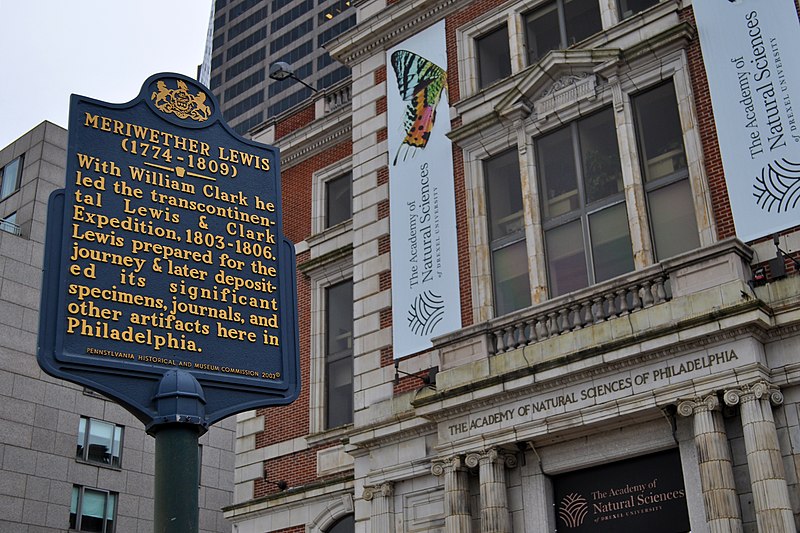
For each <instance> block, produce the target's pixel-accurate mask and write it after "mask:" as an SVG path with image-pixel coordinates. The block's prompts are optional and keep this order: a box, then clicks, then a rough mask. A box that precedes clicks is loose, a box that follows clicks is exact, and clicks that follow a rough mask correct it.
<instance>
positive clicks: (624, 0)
mask: <svg viewBox="0 0 800 533" xmlns="http://www.w3.org/2000/svg"><path fill="white" fill-rule="evenodd" d="M658 2H659V0H619V2H618V8H619V18H621V19H626V18H628V17H632V16H633V15H635V14H636V13H639V12H641V11H644V10H645V9H647V8H649V7H653V6H654V5H656V4H657V3H658Z"/></svg>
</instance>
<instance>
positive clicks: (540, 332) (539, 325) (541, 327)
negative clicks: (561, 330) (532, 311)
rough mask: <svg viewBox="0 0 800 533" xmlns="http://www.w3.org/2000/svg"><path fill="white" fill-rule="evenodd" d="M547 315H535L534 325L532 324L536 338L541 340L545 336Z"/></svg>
mask: <svg viewBox="0 0 800 533" xmlns="http://www.w3.org/2000/svg"><path fill="white" fill-rule="evenodd" d="M546 321H547V317H541V316H540V317H537V318H536V325H535V326H534V328H535V330H536V340H537V341H542V340H544V339H546V338H547V323H546Z"/></svg>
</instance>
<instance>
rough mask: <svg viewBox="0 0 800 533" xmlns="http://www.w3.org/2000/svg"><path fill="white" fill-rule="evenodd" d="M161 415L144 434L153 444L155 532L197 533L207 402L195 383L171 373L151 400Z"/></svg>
mask: <svg viewBox="0 0 800 533" xmlns="http://www.w3.org/2000/svg"><path fill="white" fill-rule="evenodd" d="M153 400H154V401H155V404H156V409H157V410H158V413H159V416H158V417H156V418H155V419H154V420H153V423H152V424H151V425H150V426H148V428H147V432H148V433H149V434H150V435H152V436H153V437H155V439H156V470H155V478H156V480H155V495H154V496H155V506H154V508H153V531H154V533H199V526H200V524H199V522H200V518H199V517H200V508H199V501H198V500H199V495H198V492H199V490H200V452H199V448H198V440H199V438H200V435H202V434H203V433H205V431H206V429H207V427H206V426H205V425H204V424H203V418H204V415H205V411H204V405H205V397H204V395H203V389H202V387H201V386H200V384H199V383H198V382H197V380H196V379H195V378H194V377H193V376H192V375H191V374H189V373H188V372H185V371H183V370H170V371H168V372H167V373H166V374H164V377H163V378H162V379H161V383H159V386H158V392H157V393H156V395H155V396H154V397H153Z"/></svg>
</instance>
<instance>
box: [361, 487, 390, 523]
mask: <svg viewBox="0 0 800 533" xmlns="http://www.w3.org/2000/svg"><path fill="white" fill-rule="evenodd" d="M393 494H394V490H393V487H392V484H391V483H382V484H380V485H372V486H365V487H364V493H363V494H362V496H361V497H362V498H364V500H365V501H368V502H372V509H371V511H370V520H369V522H370V530H372V531H377V532H380V533H393V532H394V517H393V516H392V514H393V512H392V500H393V498H392V495H393Z"/></svg>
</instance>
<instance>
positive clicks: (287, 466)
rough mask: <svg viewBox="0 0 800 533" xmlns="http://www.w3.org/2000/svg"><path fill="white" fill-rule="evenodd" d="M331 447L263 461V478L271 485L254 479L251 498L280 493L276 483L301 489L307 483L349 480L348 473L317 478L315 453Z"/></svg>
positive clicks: (319, 447) (324, 446) (316, 448)
mask: <svg viewBox="0 0 800 533" xmlns="http://www.w3.org/2000/svg"><path fill="white" fill-rule="evenodd" d="M331 446H333V445H331V444H327V445H322V446H317V447H314V448H309V449H307V450H303V451H301V452H297V453H294V454H291V455H284V456H282V457H277V458H275V459H268V460H266V461H264V476H265V478H266V479H268V480H269V481H270V482H271V483H267V482H266V481H265V480H264V479H256V480H255V485H254V488H253V496H254V497H255V498H260V497H263V496H267V495H269V494H275V493H277V492H280V489H279V488H278V487H277V486H276V485H275V484H274V483H277V482H278V481H286V482H287V483H288V484H289V488H290V489H291V488H292V487H301V486H303V485H307V484H309V483H315V482H325V481H332V480H337V479H350V478H351V477H352V476H351V475H350V474H349V473H344V474H342V473H338V474H331V475H328V476H322V477H317V452H319V451H320V450H324V449H325V448H329V447H331Z"/></svg>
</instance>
